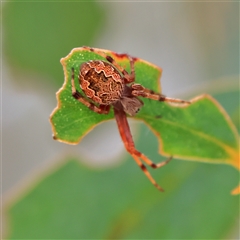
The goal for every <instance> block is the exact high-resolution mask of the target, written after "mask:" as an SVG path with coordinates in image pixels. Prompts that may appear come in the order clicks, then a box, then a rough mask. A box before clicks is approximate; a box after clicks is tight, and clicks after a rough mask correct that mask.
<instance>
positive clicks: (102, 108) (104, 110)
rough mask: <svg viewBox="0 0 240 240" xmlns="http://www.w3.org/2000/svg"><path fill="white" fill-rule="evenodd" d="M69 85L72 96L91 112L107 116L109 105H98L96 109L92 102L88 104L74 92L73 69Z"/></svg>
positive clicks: (79, 94) (80, 95)
mask: <svg viewBox="0 0 240 240" xmlns="http://www.w3.org/2000/svg"><path fill="white" fill-rule="evenodd" d="M71 85H72V96H73V97H74V98H75V99H76V100H78V101H79V102H81V103H82V104H84V105H85V106H86V107H88V108H89V109H90V110H92V111H93V112H96V113H99V114H108V113H109V111H110V105H100V106H99V107H97V106H96V105H95V104H93V103H92V102H89V101H88V100H87V99H86V98H85V97H84V96H83V95H82V94H81V93H80V92H79V91H78V90H76V87H75V83H74V68H72V78H71Z"/></svg>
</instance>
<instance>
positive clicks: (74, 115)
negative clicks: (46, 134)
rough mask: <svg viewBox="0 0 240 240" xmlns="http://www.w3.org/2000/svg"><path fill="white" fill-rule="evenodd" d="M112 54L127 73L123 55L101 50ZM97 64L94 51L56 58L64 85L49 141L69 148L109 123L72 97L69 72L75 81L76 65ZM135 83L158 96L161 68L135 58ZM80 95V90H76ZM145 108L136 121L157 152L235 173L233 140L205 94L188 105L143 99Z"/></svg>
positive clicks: (219, 112)
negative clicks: (155, 141)
mask: <svg viewBox="0 0 240 240" xmlns="http://www.w3.org/2000/svg"><path fill="white" fill-rule="evenodd" d="M101 51H104V52H106V53H107V54H109V55H111V56H112V57H113V58H114V59H115V60H116V61H117V62H118V63H119V64H120V65H121V66H124V67H125V68H126V69H127V70H128V71H129V61H128V59H127V55H125V54H122V55H121V54H116V53H114V52H111V51H108V50H101ZM94 59H100V60H104V58H103V57H101V56H99V55H98V54H96V53H94V52H90V51H88V50H86V49H84V48H75V49H73V50H72V51H71V53H70V54H69V55H68V56H67V57H65V58H63V59H61V63H62V65H63V69H64V75H65V82H64V85H63V87H62V88H61V89H60V90H59V92H58V93H57V100H58V106H57V108H56V109H55V110H54V111H53V113H52V114H51V117H50V121H51V124H52V129H53V133H54V138H55V139H57V140H59V141H62V142H66V143H69V144H77V143H78V142H79V141H80V140H81V138H82V137H83V136H84V135H85V134H87V133H88V132H89V131H90V130H91V129H92V128H93V127H95V126H96V125H97V124H99V123H101V122H102V121H106V120H109V119H112V118H113V117H114V116H113V112H110V114H109V115H100V114H97V113H95V112H92V111H91V110H89V109H88V108H87V107H85V106H83V104H81V103H80V102H78V101H76V100H75V99H74V98H73V97H72V94H71V83H70V82H71V69H72V68H74V69H75V81H76V82H77V81H78V80H77V75H78V70H79V66H80V65H81V63H83V62H86V61H89V60H94ZM135 72H136V82H137V83H140V84H142V85H143V86H144V87H147V88H149V89H151V90H154V91H156V92H160V86H159V77H160V75H161V69H160V68H159V67H157V66H155V65H153V64H151V63H149V62H146V61H144V60H141V59H136V62H135ZM78 90H79V91H81V89H78ZM143 101H144V106H143V107H142V109H141V110H140V112H139V113H138V114H137V115H136V117H135V118H136V119H139V120H142V121H144V122H145V123H146V124H147V125H148V126H150V128H151V129H152V130H153V132H154V133H155V134H156V136H157V137H158V139H159V142H160V153H161V154H163V155H173V156H174V157H175V158H181V159H189V160H197V161H204V162H211V163H226V164H231V165H233V166H234V167H237V168H239V164H238V135H237V130H236V127H235V126H234V125H233V123H232V122H231V120H230V118H229V117H228V115H227V113H226V112H225V110H224V109H223V108H222V107H221V106H220V105H219V104H218V103H217V101H216V100H214V99H213V98H212V97H210V96H208V95H202V96H199V97H196V98H194V99H192V103H191V104H190V105H188V106H187V105H177V106H175V105H172V104H168V103H162V102H157V101H153V100H149V99H143Z"/></svg>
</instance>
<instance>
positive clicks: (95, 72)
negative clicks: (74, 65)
mask: <svg viewBox="0 0 240 240" xmlns="http://www.w3.org/2000/svg"><path fill="white" fill-rule="evenodd" d="M79 82H80V86H81V88H82V90H83V92H84V93H85V94H86V96H87V97H88V98H90V99H92V100H93V101H94V102H96V103H99V104H103V105H110V104H112V103H114V102H116V101H117V100H119V98H120V97H121V95H122V92H123V82H122V77H121V75H120V74H119V72H118V71H117V70H116V69H115V68H114V67H113V66H112V65H111V64H110V63H108V62H104V61H100V60H93V61H89V62H86V63H83V64H82V65H81V67H80V73H79Z"/></svg>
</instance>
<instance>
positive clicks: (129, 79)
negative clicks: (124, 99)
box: [83, 46, 135, 83]
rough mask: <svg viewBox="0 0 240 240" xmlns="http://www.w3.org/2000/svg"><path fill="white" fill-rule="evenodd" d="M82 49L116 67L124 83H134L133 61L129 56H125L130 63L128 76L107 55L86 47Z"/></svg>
mask: <svg viewBox="0 0 240 240" xmlns="http://www.w3.org/2000/svg"><path fill="white" fill-rule="evenodd" d="M83 48H84V49H86V50H88V51H91V52H95V53H97V54H98V55H100V56H102V57H103V58H105V59H106V60H107V61H108V62H110V63H111V64H112V65H113V66H114V67H116V68H117V69H118V70H119V71H120V72H121V73H122V74H123V75H124V80H125V83H131V82H134V80H135V70H134V59H133V58H132V57H131V56H128V55H126V56H127V57H128V59H129V62H130V69H131V73H130V74H129V73H128V72H127V71H126V70H125V69H124V68H123V67H122V66H120V65H119V64H118V63H117V62H116V61H115V60H114V59H113V58H112V57H111V56H109V55H107V54H106V53H104V52H102V51H99V50H97V49H95V48H90V47H86V46H84V47H83Z"/></svg>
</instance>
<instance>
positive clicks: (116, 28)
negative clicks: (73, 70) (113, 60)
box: [1, 1, 239, 239]
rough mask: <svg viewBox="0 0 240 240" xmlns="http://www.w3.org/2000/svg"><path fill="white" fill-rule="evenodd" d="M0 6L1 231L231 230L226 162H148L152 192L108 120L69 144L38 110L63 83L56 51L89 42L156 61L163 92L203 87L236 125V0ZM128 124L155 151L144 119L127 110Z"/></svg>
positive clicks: (137, 233)
mask: <svg viewBox="0 0 240 240" xmlns="http://www.w3.org/2000/svg"><path fill="white" fill-rule="evenodd" d="M1 7H2V28H3V30H2V40H3V61H2V101H3V104H2V113H3V114H2V116H3V117H2V123H3V128H2V159H3V161H2V169H3V170H2V180H3V184H2V190H3V197H4V205H3V206H4V209H3V210H4V211H2V212H3V230H4V237H5V238H7V239H17V238H21V239H34V238H35V239H37V238H38V239H47V238H48V239H57V238H61V239H90V238H95V239H238V238H239V235H238V233H239V197H238V196H231V195H230V191H231V190H232V189H233V188H234V187H236V185H237V183H238V179H239V175H238V172H237V171H236V169H234V168H232V167H231V166H227V165H210V164H203V163H196V162H188V161H178V160H173V161H172V162H171V163H170V164H169V165H168V166H166V167H164V168H162V169H161V170H155V171H152V174H153V176H154V177H155V178H156V180H157V181H158V182H159V183H160V185H161V186H163V188H164V189H165V190H166V193H163V194H162V193H159V192H158V191H157V190H156V189H155V188H154V187H153V186H152V185H151V184H150V183H149V181H148V180H147V179H146V177H145V176H144V175H143V174H142V172H141V171H139V169H138V167H137V165H136V164H135V162H134V161H133V160H132V159H131V158H130V157H129V156H128V155H127V154H126V151H125V149H124V148H123V144H122V142H121V140H120V137H119V133H118V130H117V127H116V124H115V122H114V121H109V122H106V123H103V124H101V125H99V126H97V127H96V128H95V129H94V131H92V132H91V133H89V134H88V135H87V136H86V137H85V138H84V139H83V141H82V142H81V143H80V144H79V145H77V146H69V145H66V144H63V143H59V142H56V141H54V140H52V137H51V126H50V124H49V120H48V118H49V115H50V113H51V112H52V110H53V109H54V108H55V106H56V104H57V103H56V97H55V92H56V91H57V90H58V89H59V88H60V87H61V86H62V84H63V71H62V66H61V64H60V62H59V61H60V58H62V57H65V56H66V55H67V54H68V53H69V52H70V50H71V49H72V48H74V47H80V46H83V45H88V46H92V47H97V48H103V49H109V50H112V51H116V52H126V53H129V54H131V55H133V56H137V57H139V58H142V59H145V60H148V61H150V62H152V63H154V64H156V65H158V66H160V67H162V68H163V76H162V78H161V85H162V89H163V93H164V94H165V95H167V96H171V97H181V98H184V99H188V98H190V97H193V96H195V95H199V94H201V93H203V92H206V93H210V94H213V96H215V97H216V98H217V100H219V102H220V103H221V104H222V105H223V106H224V108H225V109H226V110H227V111H228V113H229V115H230V117H231V118H232V120H233V122H234V123H235V125H236V126H237V127H238V129H239V81H238V80H239V3H237V2H235V3H233V2H231V3H230V2H225V3H224V2H202V3H200V2H192V3H189V2H185V3H183V2H174V3H173V2H145V3H144V2H128V3H127V2H94V1H91V2H57V1H56V2H54V1H52V2H38V1H31V2H4V3H2V5H1ZM131 127H132V129H133V131H132V133H133V137H134V139H135V140H136V145H137V148H138V149H139V150H140V151H142V152H144V153H145V154H146V155H147V156H149V158H150V159H152V160H153V161H155V162H158V161H160V160H162V159H163V158H162V157H161V156H159V155H158V143H157V140H156V138H155V136H154V135H153V134H152V133H151V132H150V130H149V129H148V128H147V127H146V126H144V125H143V124H142V123H140V122H137V121H131ZM137 139H138V141H137ZM146 139H147V141H146ZM125 159H126V160H125ZM123 160H124V161H123Z"/></svg>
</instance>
